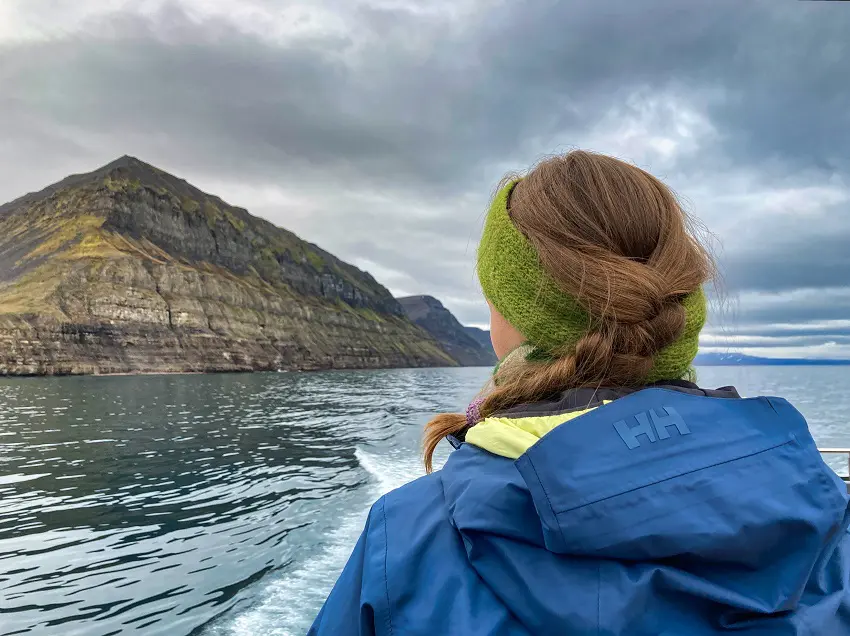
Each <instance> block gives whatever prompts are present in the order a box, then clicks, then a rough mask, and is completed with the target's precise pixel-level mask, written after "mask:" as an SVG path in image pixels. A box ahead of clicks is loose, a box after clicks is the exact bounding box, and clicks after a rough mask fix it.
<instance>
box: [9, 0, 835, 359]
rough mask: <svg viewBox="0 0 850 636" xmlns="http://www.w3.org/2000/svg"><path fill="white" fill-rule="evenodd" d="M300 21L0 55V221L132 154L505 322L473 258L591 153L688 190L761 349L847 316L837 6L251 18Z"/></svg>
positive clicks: (674, 5) (102, 23)
mask: <svg viewBox="0 0 850 636" xmlns="http://www.w3.org/2000/svg"><path fill="white" fill-rule="evenodd" d="M59 5H62V3H50V8H51V11H55V10H56V7H57V6H59ZM289 5H290V3H286V4H285V5H284V4H281V3H275V2H259V1H258V0H251V1H250V2H249V1H247V0H246V2H241V3H237V2H234V5H233V12H232V15H230V14H229V13H228V12H224V11H219V12H218V13H210V12H209V11H207V12H206V13H205V11H204V9H203V5H201V4H199V3H196V2H193V0H184V1H174V2H170V3H165V2H164V3H161V6H160V8H159V9H157V10H156V11H154V12H152V13H147V14H142V13H140V11H141V10H140V9H137V8H134V7H135V5H134V4H131V3H125V4H123V5H119V4H116V5H115V6H116V7H118V8H116V9H115V10H113V11H111V12H110V11H105V10H104V11H102V12H100V13H95V14H92V15H90V16H89V17H88V18H86V19H85V20H79V21H77V22H76V23H74V26H73V27H68V28H67V29H63V30H61V31H55V32H51V33H46V34H44V35H43V37H32V38H30V39H28V40H24V41H10V40H5V41H4V40H3V39H2V35H0V88H2V90H0V138H2V139H3V140H4V143H2V144H0V161H2V162H3V164H4V166H5V167H6V169H5V170H4V174H3V175H2V176H0V200H7V199H11V198H13V197H14V196H17V195H19V194H21V192H22V191H23V190H33V189H36V188H39V187H41V186H43V185H45V184H46V183H47V182H50V181H53V180H56V179H58V178H61V177H62V176H64V175H65V174H67V173H70V172H79V171H81V170H85V169H89V168H94V167H95V166H97V165H98V164H101V163H106V162H107V161H109V160H111V159H113V158H114V157H115V156H118V155H120V154H124V153H131V154H135V155H137V156H140V157H141V158H143V159H145V160H147V161H150V162H152V163H155V164H157V165H159V166H160V167H162V168H164V169H167V170H171V171H173V172H176V173H178V174H180V175H181V176H184V177H187V178H189V179H190V180H193V181H195V182H196V183H198V185H200V186H201V187H204V188H206V189H209V190H213V191H216V192H217V193H219V194H221V195H222V196H224V197H225V198H227V199H230V200H231V201H232V202H233V203H235V204H240V205H245V206H247V207H249V208H250V209H251V210H252V211H253V212H255V213H258V214H261V215H263V216H266V217H267V218H270V219H271V220H273V221H275V222H277V223H279V224H282V225H286V226H287V227H290V228H291V229H293V230H295V231H297V232H298V233H300V234H302V235H303V236H304V237H305V238H307V239H309V240H311V241H314V242H316V243H319V244H320V245H322V246H323V247H325V248H327V249H329V250H331V251H333V252H335V253H337V254H339V255H340V256H341V257H343V258H346V259H347V260H351V261H353V262H355V263H356V264H358V265H361V266H367V267H368V268H370V269H372V270H373V273H375V275H376V276H377V277H378V278H379V279H380V280H382V281H383V282H385V283H386V284H388V285H389V286H390V287H391V288H392V289H393V290H395V291H399V292H406V293H432V294H434V295H437V296H440V297H441V298H442V299H444V301H445V302H446V304H447V305H448V306H449V307H450V308H451V309H453V310H454V311H455V312H456V313H457V314H458V316H459V317H460V318H461V319H462V320H464V321H465V322H475V323H483V322H486V320H487V318H486V310H485V309H484V307H483V304H482V303H481V302H480V296H479V295H478V292H477V285H476V283H475V278H474V262H473V261H474V259H473V254H474V237H475V235H476V233H477V231H478V229H479V227H480V221H481V215H482V214H483V211H484V208H485V206H486V200H487V198H488V195H489V194H490V192H491V190H492V188H493V186H494V185H495V183H496V182H497V181H498V179H499V178H500V177H501V176H502V174H503V173H504V172H505V171H507V170H510V169H518V168H519V169H521V168H523V167H526V166H527V165H528V164H529V163H530V162H532V161H534V160H535V159H537V158H539V157H540V156H541V155H543V154H544V153H548V152H555V151H560V150H564V149H566V148H568V147H570V146H571V145H573V144H579V145H590V146H592V147H593V148H594V149H597V150H601V151H606V152H612V153H615V154H618V155H619V156H624V157H625V158H627V159H633V160H635V161H637V162H639V163H640V164H641V165H643V166H645V167H647V168H649V169H650V170H652V171H654V172H656V173H657V174H659V176H661V177H662V178H665V179H666V180H668V182H669V183H670V184H671V185H672V186H673V187H674V188H675V189H676V190H677V191H678V192H680V193H681V194H683V195H684V196H685V197H686V198H687V200H688V202H689V204H690V207H692V208H693V209H694V211H695V212H696V213H697V214H699V215H700V216H701V217H702V218H703V219H704V221H705V222H706V223H707V224H708V225H709V227H710V228H712V229H714V230H715V231H716V232H717V233H718V235H719V239H720V240H721V241H722V242H723V243H724V244H725V246H726V247H725V250H724V252H723V254H722V263H723V272H724V279H725V284H726V287H727V292H728V293H729V295H730V296H735V295H736V294H740V299H739V300H738V301H737V304H736V310H735V312H732V313H733V314H734V315H735V318H736V319H735V322H736V323H737V324H738V325H739V328H741V327H742V326H747V325H750V326H754V327H753V328H754V329H761V330H762V333H768V332H769V331H770V329H771V327H770V325H772V324H774V323H786V322H797V323H801V324H803V323H811V322H812V321H819V320H826V319H830V318H840V317H843V316H847V315H848V312H850V302H848V301H847V298H846V295H845V294H844V292H843V291H841V289H842V288H845V287H847V286H848V279H850V256H848V255H847V254H848V252H847V250H846V248H845V246H846V245H848V241H850V215H848V206H850V202H849V201H850V199H848V197H847V193H848V192H849V191H850V185H849V184H848V174H850V164H848V156H847V153H846V152H845V151H844V149H845V148H847V147H848V146H850V110H848V109H847V107H846V105H847V104H848V103H850V82H848V81H846V80H847V74H848V71H847V69H848V68H850V42H849V41H848V39H847V38H846V34H847V33H850V11H846V10H845V7H843V6H841V3H800V2H783V1H777V0H761V1H759V0H756V1H751V2H746V3H741V2H738V1H736V0H712V1H711V2H708V1H704V2H698V3H682V2H679V1H678V0H651V1H647V2H630V1H628V0H607V1H604V2H596V3H570V2H539V3H518V2H508V1H507V0H503V1H501V2H485V1H484V0H480V1H479V2H474V1H472V0H470V1H469V2H452V3H445V4H436V3H434V4H433V5H431V6H429V7H428V8H422V7H418V8H417V7H415V6H414V5H411V6H405V5H403V4H401V3H393V4H392V5H390V4H388V3H379V2H377V0H375V1H373V2H365V1H364V2H341V1H339V2H337V1H335V0H327V1H326V2H324V3H312V4H311V5H309V6H310V7H313V6H315V7H320V8H322V9H323V10H324V11H325V13H324V14H322V13H321V12H320V13H319V14H318V17H317V18H315V20H314V22H315V24H313V26H312V28H305V29H304V30H302V31H297V32H294V33H290V32H289V31H285V29H284V31H285V32H283V33H278V32H277V31H275V29H274V28H271V26H269V25H266V24H265V22H266V19H265V18H264V19H260V18H257V19H253V20H252V19H247V20H244V19H237V17H234V16H237V11H236V10H237V9H240V10H242V11H246V10H247V9H245V7H249V8H250V7H253V8H254V9H255V10H256V12H258V13H257V15H259V16H263V15H267V16H268V21H269V22H271V23H275V24H277V22H279V23H280V25H283V26H281V28H283V27H287V28H288V27H289V26H291V25H290V22H293V21H290V20H288V19H285V16H283V17H282V13H281V12H282V11H283V9H285V8H289ZM17 6H18V11H19V14H20V15H24V14H27V15H29V16H30V17H32V18H33V19H34V22H35V23H37V22H38V20H37V18H38V17H39V15H44V16H47V14H46V13H44V11H45V7H47V5H46V4H45V3H43V2H38V1H35V0H32V1H31V2H27V3H23V2H21V3H19V4H18V5H17ZM72 6H76V5H74V3H69V4H68V5H67V7H66V9H67V8H69V7H72ZM304 6H305V7H307V6H308V5H306V4H305V5H304ZM305 10H306V9H305ZM39 11H41V12H42V13H41V14H39ZM263 12H266V13H263ZM308 13H309V12H308ZM323 15H324V17H325V18H327V19H328V24H327V25H325V26H323V23H322V19H323V17H322V16H323ZM328 16H330V17H328ZM331 18H333V19H331ZM311 19H312V18H311ZM275 20H277V22H275ZM295 22H297V21H295ZM295 22H293V23H295ZM305 24H307V26H310V24H311V23H310V20H308V19H306V18H305ZM267 26H268V28H266V27H267ZM272 26H273V25H272ZM296 26H297V24H296ZM0 34H2V30H0ZM237 196H238V197H239V198H235V197H237ZM815 288H818V289H820V290H821V292H820V294H819V295H818V294H812V298H810V299H809V301H808V302H807V303H801V302H799V300H798V299H799V298H800V294H799V293H798V294H797V296H795V295H794V294H795V290H801V289H815ZM757 292H761V296H760V295H759V293H757ZM764 294H771V296H770V300H769V302H768V301H765V300H764V299H765V296H764ZM807 298H808V297H807ZM724 318H725V317H724ZM715 322H719V321H715ZM753 335H758V334H753ZM832 335H835V336H836V337H837V336H839V335H842V334H839V333H835V334H832ZM821 336H823V338H824V340H823V341H827V340H828V339H829V337H830V334H829V333H824V334H819V333H811V334H809V333H800V334H795V335H793V336H791V335H790V334H789V335H788V337H789V338H791V337H794V338H809V337H811V338H812V340H811V341H812V342H815V343H816V341H817V338H819V337H821ZM800 342H802V340H800ZM806 342H808V340H807V341H806Z"/></svg>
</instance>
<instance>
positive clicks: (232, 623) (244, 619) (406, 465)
mask: <svg viewBox="0 0 850 636" xmlns="http://www.w3.org/2000/svg"><path fill="white" fill-rule="evenodd" d="M355 454H356V456H357V460H358V461H359V462H360V465H361V467H362V468H363V469H364V470H365V471H366V472H368V473H369V475H370V476H371V478H372V479H371V481H372V483H371V485H370V493H369V496H370V501H374V500H375V499H377V498H379V497H380V496H381V495H384V494H385V493H387V492H389V491H391V490H394V489H395V488H398V487H400V486H403V485H404V484H406V483H408V482H410V481H412V480H413V479H416V478H417V477H419V476H421V475H422V464H421V463H420V461H419V458H418V457H415V456H413V457H411V456H410V454H403V455H402V454H398V455H392V454H389V455H380V456H378V455H373V454H372V453H369V452H366V451H364V450H362V449H359V448H358V449H357V450H356V453H355ZM368 512H369V510H368V506H365V507H364V508H363V509H360V510H357V511H352V512H347V513H344V514H342V515H341V516H340V519H339V524H338V525H337V526H336V527H335V528H334V530H332V531H331V532H330V533H328V534H327V535H326V536H325V541H324V547H323V548H322V550H321V551H320V552H319V553H317V554H316V555H314V556H312V557H310V558H308V559H307V560H306V561H305V562H303V563H302V564H300V565H298V566H297V567H295V568H294V569H293V570H291V571H289V572H284V573H283V574H282V575H281V576H280V577H279V578H277V579H274V580H271V581H269V583H268V584H267V585H266V587H265V588H264V589H263V590H262V591H261V592H260V594H259V600H258V601H257V602H256V603H254V605H252V606H251V607H249V608H248V609H246V610H245V611H244V612H242V613H240V614H238V615H237V616H235V617H233V618H231V619H229V620H228V619H225V621H224V622H223V623H219V624H217V625H215V626H212V627H211V629H210V630H209V631H208V634H209V636H304V634H306V633H307V630H308V629H309V627H310V625H311V624H312V622H313V619H314V618H315V615H316V614H317V613H318V610H319V609H320V608H321V605H322V603H323V602H324V600H325V599H326V598H327V595H328V593H329V592H330V591H331V588H332V587H333V584H334V582H335V581H336V579H337V577H338V576H339V574H340V572H341V571H342V568H343V567H344V566H345V564H346V562H347V560H348V557H349V556H350V555H351V551H352V550H353V548H354V544H355V543H356V542H357V538H358V537H359V536H360V533H361V532H362V531H363V526H364V524H365V522H366V516H367V514H368Z"/></svg>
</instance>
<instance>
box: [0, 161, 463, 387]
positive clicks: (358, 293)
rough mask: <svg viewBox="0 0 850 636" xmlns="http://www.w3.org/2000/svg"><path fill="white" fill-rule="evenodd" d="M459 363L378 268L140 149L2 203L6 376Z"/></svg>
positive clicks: (1, 368) (0, 285) (1, 355)
mask: <svg viewBox="0 0 850 636" xmlns="http://www.w3.org/2000/svg"><path fill="white" fill-rule="evenodd" d="M455 364H457V362H456V361H455V360H454V359H452V358H451V357H450V356H449V355H447V354H446V353H445V351H444V350H443V349H442V348H441V347H440V346H439V345H438V344H437V343H436V342H435V340H434V339H433V338H432V337H431V336H430V335H429V334H427V333H426V332H425V331H424V330H422V329H420V328H419V327H417V326H415V325H414V324H412V323H411V322H410V321H409V320H408V319H407V318H406V316H405V314H404V311H403V309H402V307H401V306H400V304H399V303H398V302H397V301H396V300H395V299H394V298H393V297H392V296H391V294H390V293H389V292H388V291H387V290H386V289H385V288H384V287H382V286H381V285H380V284H379V283H377V282H376V281H375V280H374V278H372V277H371V276H370V275H369V274H368V273H365V272H362V271H360V270H359V269H357V268H355V267H353V266H351V265H349V264H347V263H344V262H342V261H340V260H339V259H337V258H336V257H334V256H333V255H331V254H329V253H327V252H325V251H324V250H322V249H320V248H318V247H317V246H315V245H312V244H309V243H306V242H305V241H302V240H301V239H299V238H298V237H297V236H295V235H294V234H292V233H291V232H288V231H286V230H283V229H281V228H278V227H275V226H274V225H272V224H271V223H269V222H267V221H264V220H262V219H259V218H256V217H253V216H251V215H250V214H249V213H248V212H247V211H246V210H243V209H241V208H237V207H233V206H230V205H228V204H226V203H225V202H224V201H222V200H221V199H219V198H217V197H214V196H211V195H208V194H206V193H204V192H202V191H200V190H198V189H197V188H195V187H193V186H191V185H190V184H188V183H186V182H185V181H182V180H180V179H178V178H176V177H173V176H171V175H168V174H166V173H164V172H162V171H160V170H158V169H156V168H154V167H153V166H150V165H147V164H145V163H143V162H141V161H138V160H136V159H133V158H130V157H124V158H122V159H119V160H118V161H116V162H114V163H112V164H109V165H108V166H105V167H104V168H101V169H100V170H97V171H95V172H93V173H88V174H84V175H75V176H73V177H69V178H68V179H65V180H64V181H62V182H59V183H57V184H55V185H53V186H50V187H49V188H46V189H45V190H43V191H41V192H38V193H34V194H29V195H26V196H24V197H21V198H20V199H18V200H16V201H13V202H11V203H9V204H6V205H4V206H1V207H0V373H5V374H60V373H61V374H65V373H132V372H172V371H173V372H185V371H247V370H272V369H293V370H294V369H311V370H312V369H331V368H370V367H401V366H436V365H440V366H451V365H455Z"/></svg>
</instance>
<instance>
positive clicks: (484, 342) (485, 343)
mask: <svg viewBox="0 0 850 636" xmlns="http://www.w3.org/2000/svg"><path fill="white" fill-rule="evenodd" d="M463 330H464V331H466V334H467V335H468V336H471V337H472V339H473V340H475V342H477V343H478V344H479V346H481V347H483V348H484V349H486V350H488V351H491V350H492V349H493V343H492V342H490V332H489V331H485V330H484V329H479V328H478V327H464V328H463ZM493 355H495V353H494V354H493Z"/></svg>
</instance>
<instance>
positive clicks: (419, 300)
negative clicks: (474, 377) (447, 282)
mask: <svg viewBox="0 0 850 636" xmlns="http://www.w3.org/2000/svg"><path fill="white" fill-rule="evenodd" d="M398 301H399V303H401V306H402V307H403V308H404V311H405V313H406V314H407V317H408V318H410V320H412V321H413V322H414V323H416V324H417V325H419V326H420V327H422V328H423V329H425V330H426V331H427V332H428V333H430V334H431V335H432V336H434V338H435V339H436V340H437V341H438V342H439V343H440V345H441V346H442V347H443V350H444V351H445V352H446V353H447V354H448V355H450V356H451V357H452V358H454V359H455V360H457V361H458V362H459V363H460V364H461V365H463V366H470V367H478V366H482V367H488V366H492V365H494V364H496V354H495V353H494V352H493V347H492V346H491V345H490V343H489V335H487V343H486V344H484V343H482V342H481V341H480V340H479V338H480V336H478V337H476V336H473V335H471V334H470V333H469V332H468V331H467V328H466V327H464V326H463V325H462V324H460V322H458V320H457V318H455V317H454V316H453V315H452V313H451V312H450V311H449V310H448V309H446V308H445V307H443V304H442V303H441V302H440V301H439V300H437V299H436V298H433V297H431V296H408V297H407V298H399V299H398ZM478 331H481V330H480V329H479V330H478ZM481 333H482V334H485V332H483V331H481Z"/></svg>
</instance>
